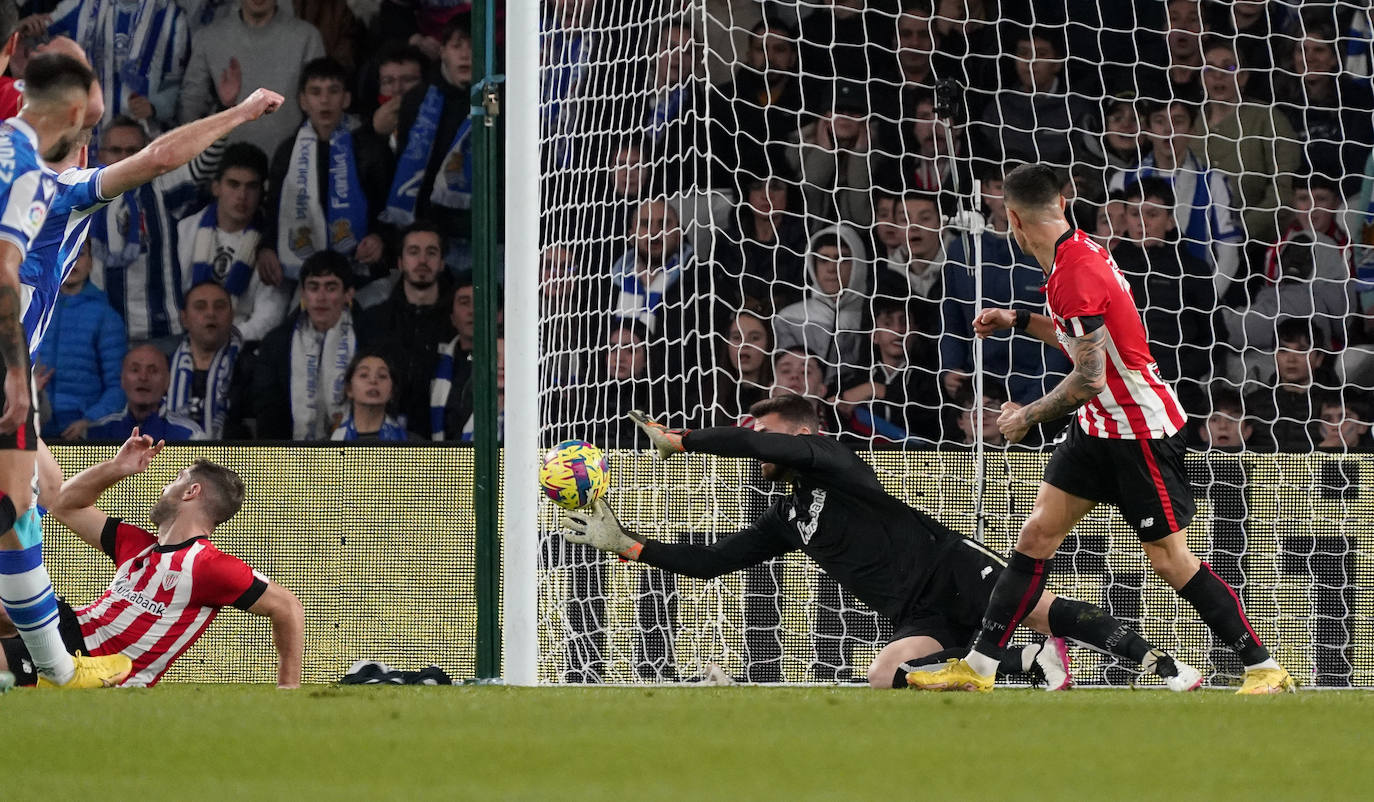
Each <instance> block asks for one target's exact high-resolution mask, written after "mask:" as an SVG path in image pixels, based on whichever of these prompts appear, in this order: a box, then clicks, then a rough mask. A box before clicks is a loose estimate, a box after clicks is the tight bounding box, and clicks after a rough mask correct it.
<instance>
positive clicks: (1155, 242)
mask: <svg viewBox="0 0 1374 802" xmlns="http://www.w3.org/2000/svg"><path fill="white" fill-rule="evenodd" d="M1126 206H1127V207H1128V209H1129V213H1128V214H1127V215H1126V237H1127V238H1128V239H1130V240H1131V241H1133V242H1139V243H1141V244H1142V245H1144V246H1145V247H1146V248H1156V247H1159V246H1161V245H1163V244H1165V243H1166V242H1168V241H1169V234H1170V232H1172V231H1173V230H1174V226H1175V223H1174V212H1173V210H1172V209H1170V208H1169V207H1168V206H1165V205H1164V199H1163V198H1160V197H1158V196H1155V195H1150V196H1149V197H1146V198H1142V199H1141V200H1139V201H1137V202H1127V203H1126Z"/></svg>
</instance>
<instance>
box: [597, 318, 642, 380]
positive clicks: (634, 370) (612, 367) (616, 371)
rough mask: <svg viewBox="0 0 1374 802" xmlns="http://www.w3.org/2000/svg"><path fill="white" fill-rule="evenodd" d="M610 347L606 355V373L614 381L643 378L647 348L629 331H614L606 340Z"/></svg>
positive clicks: (622, 329) (623, 329)
mask: <svg viewBox="0 0 1374 802" xmlns="http://www.w3.org/2000/svg"><path fill="white" fill-rule="evenodd" d="M606 342H607V344H608V345H609V346H610V347H611V349H610V351H608V352H607V353H606V372H607V373H609V374H610V377H611V379H613V380H615V381H627V380H629V379H638V378H642V377H643V376H644V368H645V366H646V365H647V364H648V354H647V351H648V346H646V345H645V343H644V341H643V340H642V339H640V338H639V336H638V335H637V334H635V333H634V331H633V330H631V329H625V328H621V329H615V330H613V331H612V332H611V335H610V337H609V338H608V339H607V341H606Z"/></svg>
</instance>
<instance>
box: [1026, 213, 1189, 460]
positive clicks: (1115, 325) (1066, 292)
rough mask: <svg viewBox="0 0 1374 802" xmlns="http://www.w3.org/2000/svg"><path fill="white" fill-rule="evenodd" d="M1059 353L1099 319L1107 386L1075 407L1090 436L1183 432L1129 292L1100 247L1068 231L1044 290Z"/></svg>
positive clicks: (1178, 407) (1151, 435)
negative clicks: (1104, 338) (1104, 332)
mask: <svg viewBox="0 0 1374 802" xmlns="http://www.w3.org/2000/svg"><path fill="white" fill-rule="evenodd" d="M1045 293H1046V297H1047V299H1048V301H1049V311H1050V317H1051V319H1053V320H1054V329H1055V333H1056V334H1057V335H1058V338H1059V346H1060V348H1064V352H1065V353H1068V349H1067V348H1065V344H1066V342H1067V340H1068V338H1069V337H1081V336H1083V335H1084V334H1086V333H1087V332H1088V331H1091V330H1092V328H1094V327H1095V326H1096V325H1097V323H1096V319H1097V318H1100V319H1101V321H1102V322H1101V325H1102V326H1104V327H1105V328H1106V329H1107V345H1106V351H1107V363H1106V378H1107V387H1106V389H1104V390H1103V391H1102V392H1101V393H1100V394H1099V395H1098V396H1097V397H1096V398H1094V399H1093V400H1091V401H1089V402H1088V403H1086V404H1084V405H1083V406H1081V407H1079V409H1078V424H1079V425H1080V426H1082V427H1083V431H1084V432H1086V433H1087V434H1090V435H1092V436H1094V437H1107V438H1114V439H1122V440H1150V439H1159V438H1163V437H1168V436H1169V435H1171V434H1174V433H1175V432H1177V431H1178V430H1179V429H1181V428H1183V423H1184V420H1185V416H1184V414H1183V407H1182V405H1181V404H1179V402H1178V396H1176V395H1174V391H1173V388H1172V387H1170V386H1169V385H1168V384H1165V382H1164V380H1163V379H1161V378H1160V376H1159V366H1158V365H1157V364H1155V360H1154V357H1152V356H1151V355H1150V345H1149V341H1148V340H1147V339H1146V337H1145V324H1144V323H1143V322H1142V321H1141V319H1140V310H1139V309H1138V308H1137V307H1136V305H1135V298H1134V297H1133V296H1132V295H1131V286H1130V284H1128V283H1127V282H1126V277H1125V276H1123V275H1122V274H1121V271H1120V270H1118V269H1117V266H1116V263H1115V262H1113V261H1112V257H1111V255H1109V254H1108V253H1107V251H1106V249H1104V248H1103V247H1102V246H1101V245H1098V244H1097V243H1096V242H1094V241H1093V240H1092V239H1090V238H1089V237H1088V235H1087V234H1085V233H1083V232H1082V231H1068V232H1065V234H1064V236H1062V237H1060V238H1059V242H1058V243H1056V244H1055V249H1054V267H1053V268H1052V269H1051V270H1050V277H1049V281H1047V282H1046V284H1045Z"/></svg>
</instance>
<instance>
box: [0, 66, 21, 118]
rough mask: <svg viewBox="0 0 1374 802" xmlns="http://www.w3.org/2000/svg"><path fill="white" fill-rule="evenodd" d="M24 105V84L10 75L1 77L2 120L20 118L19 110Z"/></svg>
mask: <svg viewBox="0 0 1374 802" xmlns="http://www.w3.org/2000/svg"><path fill="white" fill-rule="evenodd" d="M23 105H24V85H23V83H22V82H20V81H16V80H15V79H13V78H11V77H9V76H8V75H0V120H8V119H9V118H11V117H18V116H19V108H20V107H21V106H23Z"/></svg>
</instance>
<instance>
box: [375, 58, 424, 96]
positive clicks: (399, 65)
mask: <svg viewBox="0 0 1374 802" xmlns="http://www.w3.org/2000/svg"><path fill="white" fill-rule="evenodd" d="M424 78H425V72H424V67H423V65H421V64H419V63H418V62H415V61H388V62H387V63H385V64H383V65H381V66H380V67H378V68H377V89H378V91H380V92H381V94H382V97H383V98H386V99H387V100H390V99H391V98H393V97H396V96H398V95H404V94H405V93H406V92H409V91H410V90H411V89H414V88H415V87H416V86H417V85H419V83H420V81H423V80H424ZM383 102H385V101H383Z"/></svg>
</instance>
